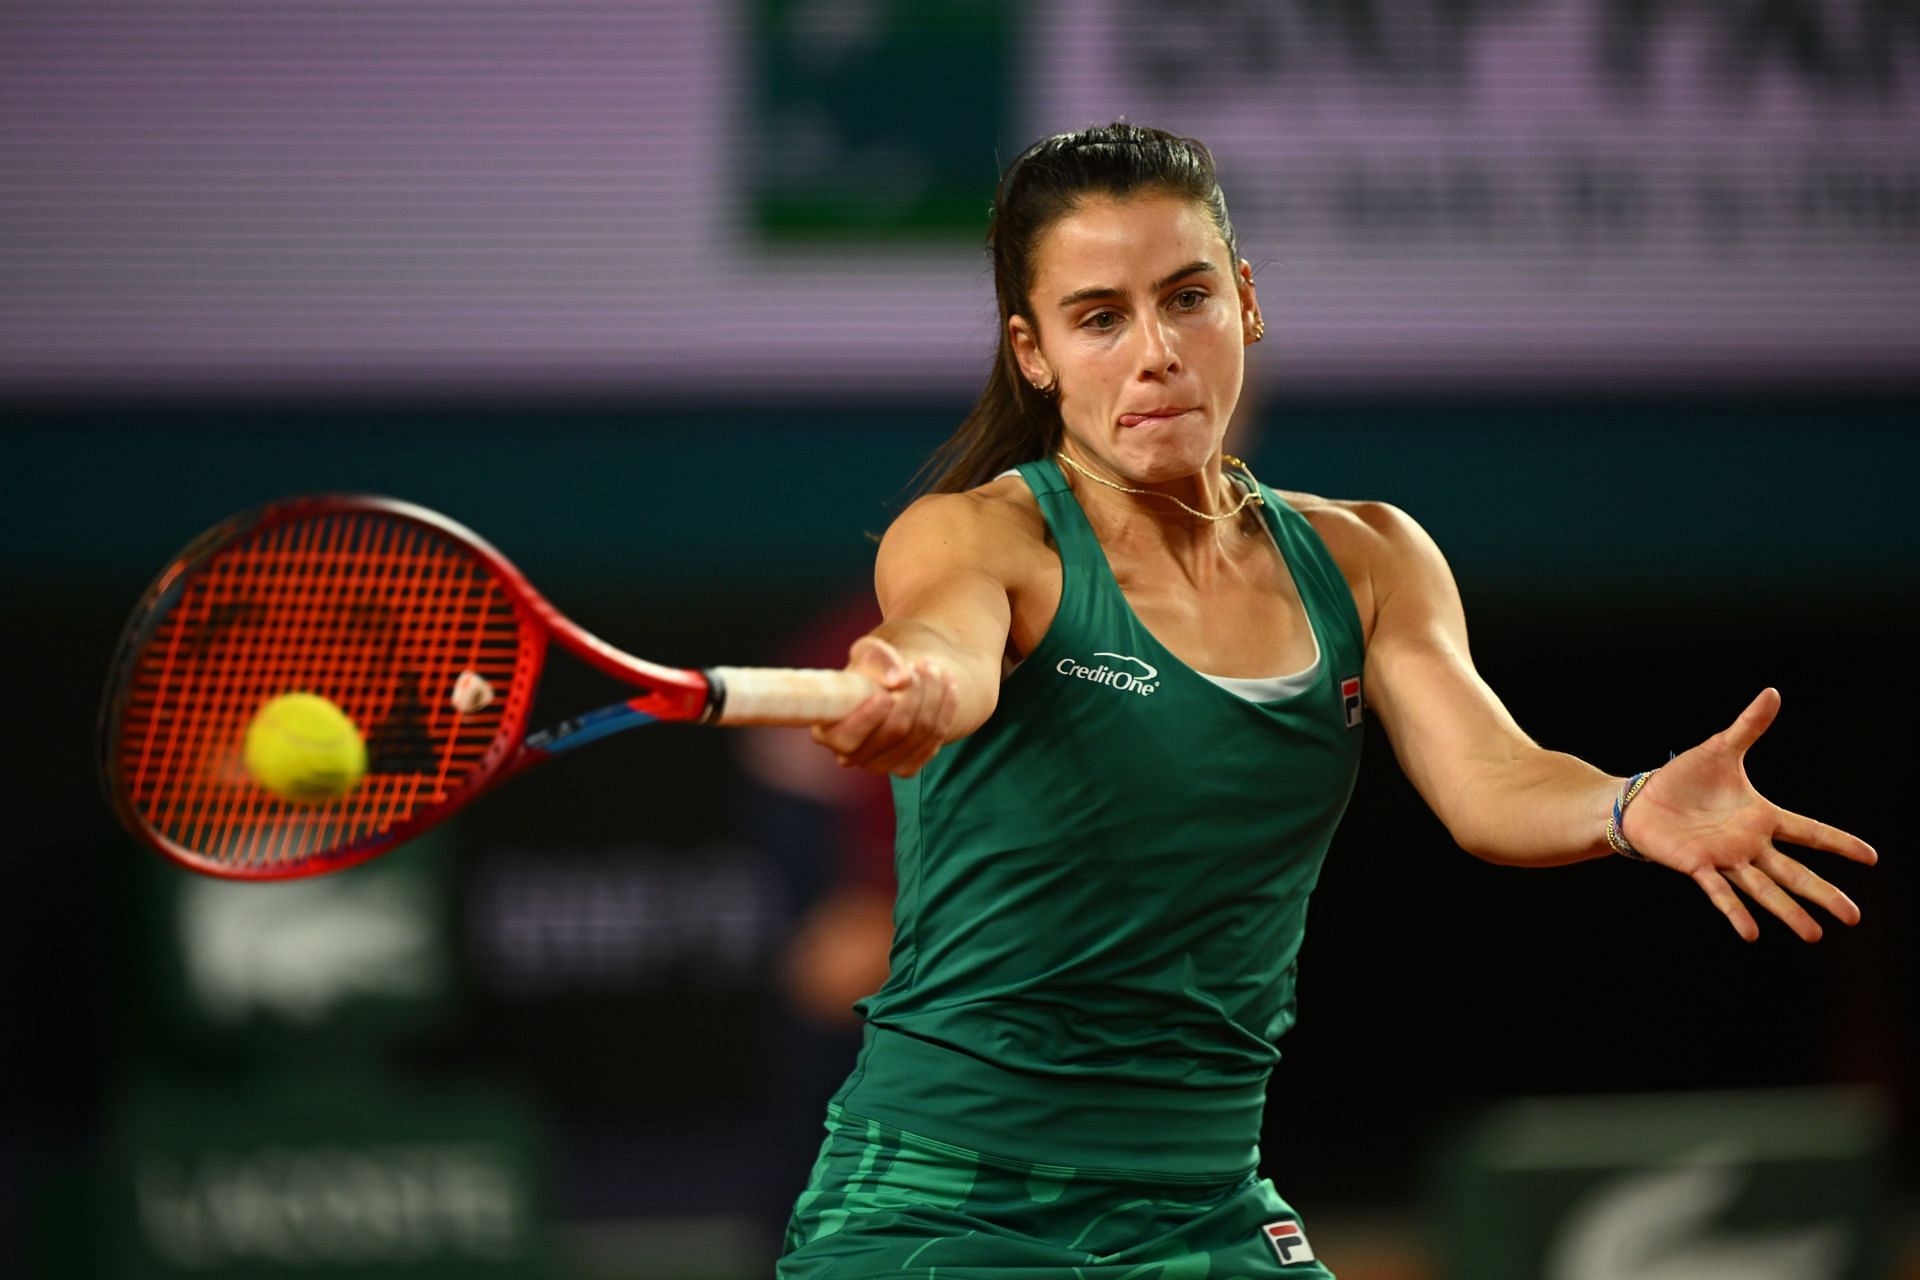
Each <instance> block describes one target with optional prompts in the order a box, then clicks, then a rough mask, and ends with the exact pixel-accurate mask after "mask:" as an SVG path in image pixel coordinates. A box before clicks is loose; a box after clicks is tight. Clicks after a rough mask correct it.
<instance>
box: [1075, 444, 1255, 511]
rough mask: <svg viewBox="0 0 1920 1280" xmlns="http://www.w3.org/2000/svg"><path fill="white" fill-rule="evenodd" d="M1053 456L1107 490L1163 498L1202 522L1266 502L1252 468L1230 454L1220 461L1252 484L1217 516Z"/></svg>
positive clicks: (1166, 495)
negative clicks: (1227, 509) (1240, 473)
mask: <svg viewBox="0 0 1920 1280" xmlns="http://www.w3.org/2000/svg"><path fill="white" fill-rule="evenodd" d="M1053 456H1054V457H1056V458H1058V459H1060V461H1062V462H1064V463H1066V464H1067V465H1068V466H1070V467H1072V468H1073V469H1074V470H1075V471H1078V472H1079V473H1080V474H1081V475H1083V476H1085V477H1086V478H1087V479H1089V480H1091V481H1093V482H1094V483H1095V484H1103V485H1105V486H1107V488H1109V489H1118V490H1119V491H1120V492H1121V493H1144V494H1151V495H1152V496H1154V497H1156V498H1165V499H1166V500H1167V501H1169V502H1171V503H1172V504H1173V505H1174V506H1176V507H1178V508H1180V509H1181V510H1182V511H1184V512H1186V513H1187V514H1188V515H1190V516H1197V517H1199V518H1200V519H1202V520H1231V519H1233V518H1234V517H1235V516H1237V515H1239V514H1240V513H1241V512H1242V511H1245V510H1246V509H1247V508H1248V507H1250V506H1254V507H1259V506H1265V505H1266V500H1265V499H1263V498H1262V497H1261V496H1260V482H1259V481H1258V480H1254V478H1253V470H1252V468H1250V467H1248V466H1247V464H1246V463H1244V462H1242V461H1240V459H1238V458H1236V457H1234V456H1233V455H1232V454H1230V453H1223V454H1221V455H1220V460H1221V461H1222V462H1224V463H1226V464H1227V465H1228V466H1230V467H1232V468H1234V469H1235V470H1236V471H1245V472H1246V473H1247V479H1248V480H1249V481H1252V483H1251V484H1249V485H1248V486H1247V491H1246V492H1245V493H1243V494H1241V495H1240V505H1239V506H1237V507H1235V508H1234V509H1233V510H1231V511H1222V512H1220V513H1219V514H1217V515H1216V514H1212V513H1209V512H1206V511H1195V510H1194V509H1193V508H1192V507H1190V506H1188V505H1187V504H1186V503H1184V502H1182V501H1180V499H1178V498H1176V497H1174V496H1173V495H1172V494H1170V493H1161V492H1160V491H1158V490H1157V489H1130V488H1128V487H1127V486H1126V485H1124V484H1115V483H1114V482H1113V481H1111V480H1109V479H1107V478H1106V477H1105V476H1097V475H1095V474H1093V472H1091V471H1089V470H1087V469H1086V468H1085V467H1083V466H1081V465H1080V464H1079V463H1077V462H1075V461H1074V460H1073V459H1072V458H1069V457H1068V456H1067V451H1066V450H1065V449H1062V450H1060V451H1059V452H1058V453H1056V454H1054V455H1053Z"/></svg>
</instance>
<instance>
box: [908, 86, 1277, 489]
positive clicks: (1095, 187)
mask: <svg viewBox="0 0 1920 1280" xmlns="http://www.w3.org/2000/svg"><path fill="white" fill-rule="evenodd" d="M1135 192H1158V193H1164V194H1167V195H1173V196H1185V197H1186V198H1188V199H1190V200H1196V201H1198V202H1199V203H1200V204H1201V205H1203V206H1204V207H1205V208H1206V211H1207V214H1208V216H1210V217H1211V218H1212V219H1213V225H1214V226H1215V227H1217V228H1219V231H1220V238H1221V239H1222V240H1224V241H1225V242H1226V245H1227V254H1228V262H1229V265H1230V266H1231V265H1232V264H1233V263H1237V262H1238V261H1239V260H1240V247H1239V244H1238V242H1237V240H1236V239H1235V237H1234V234H1233V222H1232V220H1231V219H1230V218H1228V216H1227V201H1226V197H1225V196H1223V195H1221V194H1220V182H1219V179H1218V178H1217V177H1216V176H1215V172H1214V164H1213V153H1212V152H1211V151H1209V150H1207V147H1206V144H1205V143H1202V142H1200V141H1199V140H1198V139H1195V138H1183V137H1179V136H1178V135H1175V134H1171V133H1168V132H1166V131H1165V130H1163V129H1151V128H1148V127H1147V126H1145V125H1137V124H1128V123H1127V122H1126V121H1124V120H1116V121H1114V122H1113V123H1112V124H1110V125H1095V126H1093V127H1092V128H1088V129H1082V130H1080V131H1078V132H1076V133H1057V134H1055V135H1054V136H1052V137H1051V138H1042V139H1041V140H1040V141H1039V142H1036V143H1034V144H1033V145H1032V146H1031V147H1028V148H1027V149H1026V150H1025V151H1023V152H1021V153H1020V155H1019V156H1018V157H1017V158H1016V159H1015V160H1014V162H1013V163H1012V164H1010V165H1008V166H1007V170H1006V172H1005V173H1003V174H1001V175H1000V185H999V188H998V189H997V190H996V191H995V192H994V195H993V209H992V212H991V213H990V215H989V217H988V222H987V252H988V254H989V255H990V256H991V257H992V259H993V292H994V296H995V298H996V299H997V301H998V303H999V312H1000V316H999V320H1000V337H999V343H998V351H997V352H996V353H995V356H994V361H993V370H992V372H990V373H989V374H988V375H987V385H986V386H985V388H983V389H982V390H981V392H980V399H979V400H978V401H977V402H976V403H975V404H974V406H973V411H972V412H971V413H969V414H968V415H967V417H966V420H965V421H964V422H962V423H961V424H960V427H959V429H958V430H957V431H955V432H954V433H953V436H952V438H950V439H949V440H948V441H947V442H946V443H945V444H943V445H941V446H940V448H939V449H938V450H936V451H935V452H934V455H933V456H932V457H931V458H929V459H928V460H927V464H926V466H925V467H924V468H922V470H921V474H922V475H925V476H931V479H929V480H928V481H927V483H926V488H925V492H929V493H955V492H958V491H960V490H962V489H970V488H972V487H973V486H975V485H977V484H981V483H983V482H985V481H987V480H990V479H992V478H993V477H994V476H996V475H999V474H1000V473H1001V472H1002V471H1005V470H1006V469H1007V468H1008V467H1011V466H1013V465H1014V464H1015V463H1020V462H1029V461H1032V460H1033V459H1035V458H1042V457H1045V456H1047V455H1048V454H1050V453H1052V452H1053V451H1054V450H1056V449H1058V448H1059V447H1060V435H1061V432H1062V430H1063V427H1062V424H1061V421H1060V409H1059V405H1058V404H1057V403H1056V398H1055V395H1054V394H1053V393H1051V392H1042V391H1040V390H1037V389H1036V388H1035V387H1034V386H1033V385H1032V384H1031V383H1029V382H1028V381H1027V380H1026V378H1025V377H1023V376H1022V375H1021V373H1020V366H1019V363H1018V362H1017V361H1016V360H1015V359H1014V354H1013V342H1012V339H1011V338H1010V337H1009V336H1008V333H1007V321H1008V320H1010V319H1011V318H1012V317H1014V316H1016V315H1023V316H1026V317H1027V318H1028V319H1029V321H1031V320H1032V319H1033V312H1032V309H1031V306H1030V303H1029V301H1028V297H1027V294H1028V290H1030V289H1031V288H1032V286H1033V272H1034V261H1033V260H1034V249H1035V247H1036V246H1037V245H1038V244H1039V241H1040V237H1041V236H1042V235H1044V234H1045V233H1046V231H1047V229H1048V228H1050V227H1051V226H1053V224H1054V223H1055V222H1057V221H1059V220H1060V219H1061V218H1063V217H1065V216H1067V215H1068V214H1070V213H1072V212H1073V211H1074V209H1075V207H1076V206H1077V205H1078V204H1079V203H1080V201H1081V199H1082V198H1084V197H1085V196H1087V195H1089V194H1094V193H1099V194H1104V195H1113V196H1127V195H1132V194H1134V193H1135Z"/></svg>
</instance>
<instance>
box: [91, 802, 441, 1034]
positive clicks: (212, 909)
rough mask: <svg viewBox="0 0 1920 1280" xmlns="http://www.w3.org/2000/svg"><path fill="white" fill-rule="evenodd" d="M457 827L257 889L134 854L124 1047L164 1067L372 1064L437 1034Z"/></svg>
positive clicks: (128, 868) (128, 870)
mask: <svg viewBox="0 0 1920 1280" xmlns="http://www.w3.org/2000/svg"><path fill="white" fill-rule="evenodd" d="M458 844H459V838H458V826H457V825H455V826H452V827H448V828H444V829H441V830H438V831H434V832H431V833H429V834H427V835H426V836H424V837H422V838H421V839H419V840H416V841H413V842H411V843H409V844H408V845H407V846H406V847H405V848H403V849H399V850H396V851H395V852H394V853H393V854H391V855H389V856H387V857H383V858H379V859H376V860H374V861H372V862H369V863H367V864H366V865H364V866H360V867H355V868H353V869H352V870H351V871H350V872H347V873H336V874H333V875H325V876H314V877H310V878H307V879H302V880H291V881H285V882H268V883H252V882H245V881H233V880H219V879H214V878H212V877H208V876H203V875H196V874H194V873H192V872H189V871H185V870H182V869H181V868H179V867H176V866H174V865H172V864H171V863H168V862H165V861H163V860H162V859H159V858H155V857H151V856H148V855H146V854H144V853H140V852H138V851H133V852H130V853H129V854H128V855H127V857H126V858H125V860H124V866H125V873H124V874H125V875H126V876H127V878H128V882H129V885H130V888H131V891H132V893H133V895H134V898H135V901H134V918H135V928H134V930H133V931H132V937H133V943H134V948H135V955H134V957H133V963H132V964H131V965H130V966H129V967H128V968H127V970H126V972H127V973H128V975H129V979H130V981H129V983H128V985H127V988H126V995H127V997H128V999H129V1001H130V1002H131V1008H130V1010H129V1013H130V1015H131V1016H130V1017H129V1019H128V1021H129V1025H130V1027H131V1028H132V1029H133V1030H134V1032H135V1035H134V1038H133V1040H132V1042H131V1044H130V1045H129V1047H130V1048H131V1049H132V1050H133V1053H134V1055H135V1057H136V1058H138V1059H140V1060H145V1061H154V1062H159V1063H163V1064H164V1063H173V1062H179V1061H182V1060H192V1061H202V1062H204V1061H206V1060H207V1059H210V1058H212V1059H219V1060H223V1061H229V1062H231V1061H233V1060H235V1059H245V1060H248V1061H250V1062H254V1063H263V1062H267V1061H273V1062H278V1061H281V1060H285V1059H289V1058H292V1059H301V1058H308V1057H311V1056H312V1055H314V1054H325V1055H327V1056H329V1057H333V1058H348V1057H350V1058H356V1059H358V1058H364V1057H368V1056H378V1055H380V1054H382V1053H383V1052H384V1051H385V1050H386V1049H387V1048H388V1047H389V1046H392V1045H405V1044H408V1043H411V1042H416V1041H418V1040H419V1039H420V1038H421V1037H422V1036H423V1035H425V1034H428V1033H430V1032H432V1031H433V1030H435V1029H437V1028H439V1027H441V1026H443V1025H444V1024H445V1021H446V1019H447V1018H448V1017H449V1016H450V1014H451V1013H452V1011H453V1009H454V1007H455V1003H456V1000H455V997H456V990H457V986H458V979H459V968H458V955H457V952H456V945H455V941H454V935H453V927H454V925H453V918H452V916H453V903H454V896H453V880H452V869H453V860H454V857H455V856H456V854H457V852H458Z"/></svg>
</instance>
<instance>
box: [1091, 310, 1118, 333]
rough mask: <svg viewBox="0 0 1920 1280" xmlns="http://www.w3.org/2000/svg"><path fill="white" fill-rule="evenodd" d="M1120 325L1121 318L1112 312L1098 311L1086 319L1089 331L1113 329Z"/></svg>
mask: <svg viewBox="0 0 1920 1280" xmlns="http://www.w3.org/2000/svg"><path fill="white" fill-rule="evenodd" d="M1119 323H1120V317H1119V316H1117V315H1115V314H1114V313H1113V312H1111V311H1096V312H1094V313H1093V314H1092V315H1090V316H1088V317H1087V319H1086V326H1087V328H1089V329H1111V328H1113V326H1115V325H1116V324H1119Z"/></svg>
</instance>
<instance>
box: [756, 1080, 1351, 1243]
mask: <svg viewBox="0 0 1920 1280" xmlns="http://www.w3.org/2000/svg"><path fill="white" fill-rule="evenodd" d="M776 1274H777V1275H778V1276H779V1277H780V1280H827V1278H829V1277H831V1280H888V1278H892V1277H902V1278H904V1277H916V1278H917V1280H987V1278H988V1277H993V1278H994V1280H1123V1278H1124V1280H1260V1278H1262V1277H1271V1278H1273V1280H1302V1278H1303V1277H1321V1278H1324V1280H1331V1277H1332V1275H1333V1273H1332V1272H1331V1271H1329V1270H1327V1268H1326V1265H1325V1264H1324V1263H1322V1262H1320V1261H1319V1260H1318V1259H1316V1258H1315V1257H1314V1255H1313V1248H1312V1246H1311V1245H1310V1244H1309V1243H1308V1241H1307V1237H1306V1233H1305V1232H1304V1231H1303V1230H1302V1229H1301V1226H1300V1215H1299V1214H1297V1213H1295V1212H1294V1211H1293V1209H1292V1208H1291V1207H1289V1206H1288V1204H1287V1202H1286V1201H1284V1200H1282V1199H1281V1198H1280V1195H1279V1193H1278V1192H1277V1191H1275V1190H1274V1188H1273V1183H1272V1182H1270V1181H1268V1180H1267V1179H1265V1178H1262V1177H1260V1176H1259V1173H1258V1171H1257V1170H1253V1169H1249V1170H1248V1171H1247V1172H1246V1173H1245V1174H1244V1175H1241V1176H1239V1177H1236V1178H1231V1179H1228V1180H1226V1181H1220V1180H1217V1179H1213V1178H1207V1177H1193V1178H1182V1177H1169V1176H1167V1175H1164V1174H1148V1173H1132V1172H1128V1171H1125V1170H1114V1169H1097V1170H1094V1169H1074V1168H1070V1167H1067V1166H1065V1165H1045V1164H1027V1163H1025V1162H1023V1161H1018V1160H1007V1159H1002V1158H1001V1157H999V1156H992V1155H984V1154H982V1153H980V1152H978V1151H968V1150H966V1149H965V1148H964V1147H957V1146H954V1145H952V1144H951V1143H945V1142H937V1141H935V1140H933V1139H931V1138H926V1137H922V1136H921V1135H919V1134H914V1133H907V1132H905V1131H904V1130H901V1129H896V1128H892V1127H891V1126H888V1125H883V1124H879V1123H877V1122H875V1121H872V1120H868V1119H865V1118H864V1117H861V1116H856V1115H851V1114H848V1113H846V1112H844V1111H842V1110H841V1109H840V1108H838V1107H832V1106H830V1107H828V1108H827V1139H826V1141H825V1142H824V1143H822V1144H821V1147H820V1158H819V1159H818V1160H817V1161H815V1162H814V1166H813V1174H812V1176H811V1177H809V1178H808V1180H807V1189H806V1190H805V1191H804V1192H802V1193H801V1195H800V1199H799V1201H798V1202H797V1203H796V1204H795V1206H794V1210H793V1219H792V1221H791V1222H790V1223H789V1224H788V1227H787V1239H786V1249H785V1252H784V1253H783V1254H782V1256H781V1259H780V1265H779V1268H778V1270H777V1273H776Z"/></svg>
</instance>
